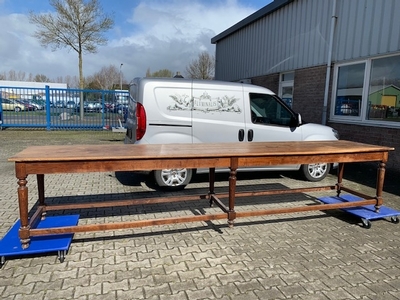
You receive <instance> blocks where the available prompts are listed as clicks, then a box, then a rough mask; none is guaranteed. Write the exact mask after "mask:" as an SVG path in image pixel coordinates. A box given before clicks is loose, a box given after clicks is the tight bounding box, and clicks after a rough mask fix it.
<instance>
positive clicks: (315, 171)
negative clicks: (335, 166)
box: [300, 163, 331, 182]
mask: <svg viewBox="0 0 400 300" xmlns="http://www.w3.org/2000/svg"><path fill="white" fill-rule="evenodd" d="M330 169H331V165H330V164H327V163H315V164H308V165H302V166H301V168H300V172H301V175H302V176H303V177H304V179H306V180H308V181H311V182H317V181H321V180H323V179H324V178H325V177H326V176H327V175H328V174H329V171H330Z"/></svg>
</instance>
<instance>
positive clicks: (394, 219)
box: [390, 216, 399, 224]
mask: <svg viewBox="0 0 400 300" xmlns="http://www.w3.org/2000/svg"><path fill="white" fill-rule="evenodd" d="M390 220H391V221H392V223H395V224H397V223H399V217H397V216H393V217H391V218H390Z"/></svg>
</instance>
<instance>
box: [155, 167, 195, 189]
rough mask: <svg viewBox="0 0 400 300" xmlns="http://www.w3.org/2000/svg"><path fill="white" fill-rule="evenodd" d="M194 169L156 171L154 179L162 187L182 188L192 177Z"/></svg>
mask: <svg viewBox="0 0 400 300" xmlns="http://www.w3.org/2000/svg"><path fill="white" fill-rule="evenodd" d="M192 173H193V172H192V169H164V170H156V171H154V180H155V181H156V183H157V185H158V186H159V187H161V188H165V189H168V190H182V189H184V188H185V186H187V185H188V184H189V182H190V180H191V179H192Z"/></svg>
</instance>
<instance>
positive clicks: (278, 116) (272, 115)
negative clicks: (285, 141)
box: [250, 93, 293, 126]
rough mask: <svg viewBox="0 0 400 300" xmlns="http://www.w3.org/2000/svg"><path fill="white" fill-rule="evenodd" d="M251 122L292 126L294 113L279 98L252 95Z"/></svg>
mask: <svg viewBox="0 0 400 300" xmlns="http://www.w3.org/2000/svg"><path fill="white" fill-rule="evenodd" d="M250 108H251V122H252V123H254V124H265V125H268V124H274V125H284V126H290V124H291V123H290V122H291V119H292V117H293V113H292V111H291V110H290V109H289V108H288V107H286V106H285V105H284V104H283V103H282V102H281V101H279V98H278V97H276V96H274V95H268V94H255V93H250Z"/></svg>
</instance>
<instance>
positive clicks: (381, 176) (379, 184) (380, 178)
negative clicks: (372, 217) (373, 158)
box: [375, 161, 386, 212]
mask: <svg viewBox="0 0 400 300" xmlns="http://www.w3.org/2000/svg"><path fill="white" fill-rule="evenodd" d="M385 172H386V163H385V162H383V161H382V162H381V163H380V164H379V166H378V174H377V180H376V205H375V211H376V212H379V209H380V207H381V206H382V204H383V198H382V192H383V183H384V181H385Z"/></svg>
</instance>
